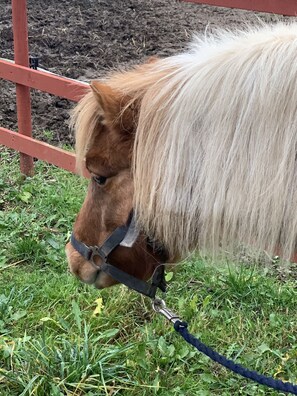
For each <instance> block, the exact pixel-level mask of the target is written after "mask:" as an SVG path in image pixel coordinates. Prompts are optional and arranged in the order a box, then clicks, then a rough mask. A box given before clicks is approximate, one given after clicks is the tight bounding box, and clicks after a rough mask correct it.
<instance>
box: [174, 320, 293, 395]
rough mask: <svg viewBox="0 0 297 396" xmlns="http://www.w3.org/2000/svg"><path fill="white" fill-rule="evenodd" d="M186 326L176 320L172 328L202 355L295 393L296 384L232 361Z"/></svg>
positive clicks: (250, 376)
mask: <svg viewBox="0 0 297 396" xmlns="http://www.w3.org/2000/svg"><path fill="white" fill-rule="evenodd" d="M187 327H188V324H187V323H186V322H181V321H176V322H175V323H174V329H175V330H176V331H177V332H178V333H179V334H180V335H181V336H182V337H183V338H184V340H185V341H187V342H188V343H189V344H191V345H193V346H194V347H195V348H197V349H198V351H200V352H202V353H204V355H206V356H208V357H209V358H210V359H212V360H213V361H214V362H216V363H219V364H221V365H222V366H224V367H226V368H228V369H229V370H231V371H233V372H234V373H236V374H239V375H241V376H243V377H245V378H249V379H251V380H253V381H255V382H257V383H258V384H261V385H266V386H268V387H270V388H273V389H276V390H279V391H283V392H288V393H291V394H293V395H297V385H293V384H291V383H290V382H283V381H280V380H275V379H274V378H272V377H266V376H265V375H261V374H259V373H257V372H256V371H252V370H248V369H246V368H244V367H243V366H241V365H240V364H237V363H234V362H233V361H232V360H230V359H227V358H225V357H224V356H222V355H220V354H219V353H217V352H215V351H214V350H213V349H211V348H210V347H208V346H206V345H205V344H203V343H202V342H201V341H200V340H199V339H197V338H195V337H194V336H193V335H192V334H190V333H189V332H188V329H187Z"/></svg>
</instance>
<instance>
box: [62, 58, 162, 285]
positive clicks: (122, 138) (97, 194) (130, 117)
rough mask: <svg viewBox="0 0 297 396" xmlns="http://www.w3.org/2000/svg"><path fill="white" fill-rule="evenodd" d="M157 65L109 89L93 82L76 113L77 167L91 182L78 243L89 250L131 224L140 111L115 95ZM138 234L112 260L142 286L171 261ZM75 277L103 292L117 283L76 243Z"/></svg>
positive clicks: (72, 255)
mask: <svg viewBox="0 0 297 396" xmlns="http://www.w3.org/2000/svg"><path fill="white" fill-rule="evenodd" d="M152 62H154V59H150V61H149V63H148V64H146V65H143V66H141V67H139V68H137V69H135V71H133V72H132V73H124V74H121V73H120V74H115V75H114V76H113V78H112V79H111V80H110V81H109V83H108V84H106V83H103V82H96V81H95V82H93V83H92V84H91V92H90V93H89V94H87V95H86V96H85V97H84V98H83V99H82V100H81V102H80V103H79V105H78V106H77V107H76V108H75V110H74V113H73V125H74V126H75V129H76V148H77V150H76V152H77V166H78V168H79V170H80V171H81V172H82V173H84V172H85V170H87V171H88V173H89V174H90V176H91V181H90V184H89V188H88V192H87V196H86V198H85V201H84V203H83V206H82V208H81V210H80V212H79V214H78V216H77V219H76V222H75V224H74V228H73V233H74V235H75V237H76V238H77V239H78V240H79V241H82V242H83V243H84V244H85V245H88V246H100V245H102V243H103V242H104V241H105V240H106V238H108V236H110V235H111V234H112V233H113V231H114V230H115V229H116V228H117V227H118V226H119V225H123V224H125V223H126V222H127V220H128V218H129V214H130V213H131V211H132V208H133V180H132V174H131V161H132V151H133V141H134V135H135V129H136V119H137V113H138V109H137V108H136V107H137V105H136V103H134V101H132V102H133V103H132V102H131V99H130V97H129V96H127V95H125V94H123V93H121V92H120V91H119V90H115V89H114V88H113V86H115V85H116V86H118V84H119V83H120V82H122V83H123V85H126V84H127V86H129V85H130V84H131V83H133V82H135V78H140V79H141V75H142V73H143V72H144V71H146V70H148V69H149V68H150V65H151V63H152ZM149 242H150V241H149V240H148V238H147V236H146V235H144V234H143V233H139V235H138V237H137V240H136V241H135V243H134V244H133V246H132V247H130V248H128V247H123V246H118V247H117V248H116V249H115V250H114V251H113V252H112V253H111V255H110V257H109V261H110V262H111V263H112V265H114V266H116V267H117V268H119V269H122V270H124V271H125V272H127V273H128V274H130V275H132V276H134V277H136V278H138V279H142V280H147V279H149V278H150V277H151V275H152V274H153V272H154V270H155V269H156V268H157V267H158V265H159V264H160V263H164V262H165V261H166V260H168V255H167V253H166V252H165V250H164V249H161V248H156V245H155V244H151V243H149ZM66 254H67V258H68V261H69V267H70V270H71V272H72V273H73V274H74V275H76V276H77V277H78V278H79V279H80V280H82V281H83V282H85V283H88V284H94V286H95V287H97V288H104V287H108V286H111V285H113V284H116V283H117V282H116V281H115V280H114V279H113V278H112V277H110V276H109V275H107V274H106V273H104V272H102V271H100V268H99V267H100V264H101V262H100V260H98V258H97V260H96V264H94V263H92V262H91V261H89V260H86V259H85V258H84V257H83V256H82V255H81V254H80V253H78V251H77V250H75V249H74V247H73V246H72V244H71V243H68V244H67V245H66Z"/></svg>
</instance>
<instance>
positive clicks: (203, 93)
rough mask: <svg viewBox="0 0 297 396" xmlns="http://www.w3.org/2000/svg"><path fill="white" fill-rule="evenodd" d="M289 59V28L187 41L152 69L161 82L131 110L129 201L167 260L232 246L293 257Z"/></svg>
mask: <svg viewBox="0 0 297 396" xmlns="http://www.w3.org/2000/svg"><path fill="white" fill-rule="evenodd" d="M296 58H297V24H294V23H293V24H290V25H285V24H283V23H279V24H277V25H275V26H264V27H263V26H262V27H261V28H249V29H248V30H247V31H243V32H237V33H230V32H219V33H217V34H215V35H213V36H212V37H208V38H207V37H204V38H202V39H201V38H199V37H196V38H195V40H194V42H193V44H192V46H191V48H190V50H189V51H188V52H187V53H184V54H181V55H177V56H173V57H170V58H167V59H164V60H162V61H160V62H158V63H157V64H156V66H155V67H156V68H157V69H159V70H160V72H162V77H161V78H159V79H156V80H155V81H154V82H153V83H152V84H151V85H148V86H146V87H145V93H144V95H143V97H142V101H141V107H140V114H139V122H138V128H137V132H136V141H135V150H134V183H135V197H134V200H135V210H136V213H137V217H138V219H139V222H140V224H141V226H142V227H143V228H144V229H145V231H146V232H147V233H148V234H149V235H153V236H154V237H155V238H157V239H159V240H160V241H162V242H163V243H164V244H165V246H166V247H167V248H168V250H169V252H171V253H172V254H176V255H182V256H184V255H186V254H188V253H189V252H191V251H193V250H195V249H197V248H198V249H210V250H212V251H218V249H219V248H222V249H231V248H233V247H234V246H237V245H238V244H241V243H244V244H245V245H251V246H254V247H256V248H258V249H264V250H267V251H269V252H270V253H272V254H273V253H275V252H276V251H279V252H282V255H283V256H284V257H285V258H290V257H291V256H292V254H293V253H294V252H295V250H296V237H297V214H296V210H297V169H296V148H297V63H296ZM166 71H167V72H166ZM150 73H151V72H149V74H150ZM154 73H156V69H155V71H154ZM143 77H144V80H145V79H147V78H148V76H146V75H145V76H143Z"/></svg>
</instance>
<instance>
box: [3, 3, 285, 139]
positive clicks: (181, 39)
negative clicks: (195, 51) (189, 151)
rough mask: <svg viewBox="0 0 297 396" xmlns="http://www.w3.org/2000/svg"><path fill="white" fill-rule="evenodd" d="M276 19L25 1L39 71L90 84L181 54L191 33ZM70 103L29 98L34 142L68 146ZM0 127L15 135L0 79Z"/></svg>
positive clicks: (192, 9) (7, 25) (7, 7)
mask: <svg viewBox="0 0 297 396" xmlns="http://www.w3.org/2000/svg"><path fill="white" fill-rule="evenodd" d="M259 18H260V19H261V20H264V21H274V20H276V19H281V17H276V16H274V15H271V14H264V13H253V12H250V11H242V10H241V11H240V10H232V9H224V8H217V7H210V6H205V5H197V4H191V3H183V2H179V1H178V0H72V1H69V0H47V1H44V0H28V19H29V45H30V53H31V55H36V56H38V57H39V65H40V67H42V68H44V69H47V70H49V71H51V72H55V73H58V74H60V75H64V76H67V77H71V78H75V79H80V80H84V81H90V80H91V79H96V78H100V77H102V76H104V74H105V73H106V72H108V71H109V70H111V69H114V68H117V67H119V66H122V65H129V64H137V63H140V62H141V61H142V60H144V59H145V58H146V57H148V56H152V55H158V56H162V57H163V56H168V55H172V54H175V53H177V52H179V51H182V50H183V49H184V48H186V45H187V43H188V42H189V40H190V38H191V36H192V34H193V33H194V32H203V31H205V29H208V30H210V31H211V30H213V29H215V28H217V27H227V28H233V27H240V26H243V25H245V24H246V23H247V22H248V23H252V24H254V23H257V22H258V20H259ZM0 57H1V58H6V59H13V35H12V21H11V0H1V3H0ZM72 106H73V103H71V102H68V101H67V100H65V99H61V98H57V97H54V96H51V95H48V94H45V93H40V92H37V91H32V113H33V130H34V137H36V138H39V139H42V140H45V141H47V142H49V143H52V144H55V145H63V144H71V145H72V144H73V137H72V135H71V133H70V132H69V129H68V124H67V120H68V117H69V115H68V113H69V109H70V108H71V107H72ZM0 125H1V126H4V127H6V128H11V129H14V130H17V123H16V104H15V89H14V85H13V84H11V83H9V82H5V81H3V80H0Z"/></svg>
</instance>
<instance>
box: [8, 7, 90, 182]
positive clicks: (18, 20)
mask: <svg viewBox="0 0 297 396" xmlns="http://www.w3.org/2000/svg"><path fill="white" fill-rule="evenodd" d="M12 20H13V38H14V54H15V59H14V60H15V63H13V62H8V61H5V60H1V59H0V78H3V79H5V80H8V81H11V82H13V83H15V84H16V98H17V116H18V133H16V132H13V131H10V130H8V129H5V128H2V127H0V144H3V145H5V146H7V147H10V148H12V149H14V150H17V151H19V152H20V153H21V154H20V168H21V172H22V173H24V174H25V175H31V174H33V171H34V170H33V169H34V168H33V157H35V158H38V159H41V160H44V161H47V162H49V163H51V164H54V165H57V166H59V167H61V168H63V169H66V170H68V171H70V172H75V155H74V154H73V153H70V152H68V151H66V150H62V149H59V148H57V147H54V146H51V145H49V144H46V143H44V142H41V141H38V140H35V139H33V138H32V123H31V101H30V88H34V89H38V90H41V91H44V92H48V93H50V94H53V95H57V96H60V97H63V98H66V99H69V100H73V101H78V100H79V99H80V98H81V97H82V96H83V95H85V93H86V92H87V91H88V86H87V85H86V84H84V83H80V82H78V81H74V80H71V79H67V78H64V77H60V76H57V75H55V74H51V73H46V72H42V71H37V70H33V69H30V68H29V49H28V27H27V26H28V25H27V0H12Z"/></svg>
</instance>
